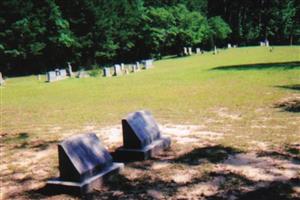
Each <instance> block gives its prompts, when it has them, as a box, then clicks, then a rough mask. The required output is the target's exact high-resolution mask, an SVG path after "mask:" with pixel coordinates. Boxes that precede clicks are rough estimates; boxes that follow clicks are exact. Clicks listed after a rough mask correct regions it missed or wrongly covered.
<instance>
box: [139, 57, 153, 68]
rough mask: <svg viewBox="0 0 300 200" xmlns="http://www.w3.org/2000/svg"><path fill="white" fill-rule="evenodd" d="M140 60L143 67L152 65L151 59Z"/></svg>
mask: <svg viewBox="0 0 300 200" xmlns="http://www.w3.org/2000/svg"><path fill="white" fill-rule="evenodd" d="M142 62H143V64H144V68H145V69H149V68H151V67H153V59H148V60H143V61H142Z"/></svg>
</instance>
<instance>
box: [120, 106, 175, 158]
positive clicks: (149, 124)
mask: <svg viewBox="0 0 300 200" xmlns="http://www.w3.org/2000/svg"><path fill="white" fill-rule="evenodd" d="M122 127H123V146H122V147H121V148H119V149H117V150H116V152H115V154H114V158H115V159H116V160H122V161H131V160H145V159H148V158H150V157H152V156H155V154H156V153H157V152H159V151H162V150H164V149H166V148H169V146H170V143H171V141H170V139H169V138H165V137H161V133H160V130H159V127H158V125H157V123H156V122H155V120H154V118H153V117H152V115H151V113H150V112H148V111H143V110H142V111H138V112H134V113H130V114H129V115H128V116H127V117H126V118H125V119H123V120H122Z"/></svg>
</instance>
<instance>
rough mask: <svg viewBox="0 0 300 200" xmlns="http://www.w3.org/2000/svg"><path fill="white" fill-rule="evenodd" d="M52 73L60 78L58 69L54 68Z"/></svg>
mask: <svg viewBox="0 0 300 200" xmlns="http://www.w3.org/2000/svg"><path fill="white" fill-rule="evenodd" d="M54 71H55V74H56V76H57V77H59V76H60V71H59V69H58V68H56V69H55V70H54Z"/></svg>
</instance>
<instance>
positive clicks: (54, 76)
mask: <svg viewBox="0 0 300 200" xmlns="http://www.w3.org/2000/svg"><path fill="white" fill-rule="evenodd" d="M65 78H67V70H65V69H55V70H54V71H49V72H47V81H48V82H54V81H59V80H62V79H65Z"/></svg>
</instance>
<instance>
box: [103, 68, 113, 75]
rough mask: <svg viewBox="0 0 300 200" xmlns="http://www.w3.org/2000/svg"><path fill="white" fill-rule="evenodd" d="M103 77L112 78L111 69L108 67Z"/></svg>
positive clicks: (104, 70) (104, 69)
mask: <svg viewBox="0 0 300 200" xmlns="http://www.w3.org/2000/svg"><path fill="white" fill-rule="evenodd" d="M103 76H104V77H110V76H111V75H110V68H108V67H105V68H103Z"/></svg>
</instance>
